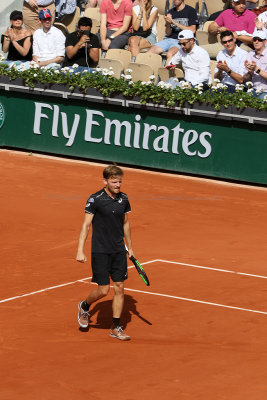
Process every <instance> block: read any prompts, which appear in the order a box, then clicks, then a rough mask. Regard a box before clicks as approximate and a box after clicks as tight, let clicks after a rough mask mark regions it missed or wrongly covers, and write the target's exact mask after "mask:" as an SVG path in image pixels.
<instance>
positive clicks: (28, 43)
mask: <svg viewBox="0 0 267 400" xmlns="http://www.w3.org/2000/svg"><path fill="white" fill-rule="evenodd" d="M11 42H12V44H13V46H14V47H15V49H16V50H17V51H18V52H19V54H21V55H22V56H23V57H25V56H26V55H27V54H28V53H29V50H30V48H31V38H30V37H27V38H26V39H25V40H24V43H23V46H20V45H19V44H18V42H17V41H16V40H11Z"/></svg>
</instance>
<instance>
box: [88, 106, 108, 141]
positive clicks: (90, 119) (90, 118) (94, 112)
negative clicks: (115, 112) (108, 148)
mask: <svg viewBox="0 0 267 400" xmlns="http://www.w3.org/2000/svg"><path fill="white" fill-rule="evenodd" d="M94 115H100V117H103V118H104V114H103V113H102V112H101V111H93V110H86V126H85V133H84V140H85V141H86V142H94V143H100V142H102V140H103V139H102V138H99V139H97V138H94V137H92V126H93V125H95V126H100V124H99V123H98V122H97V121H94V120H93V116H94Z"/></svg>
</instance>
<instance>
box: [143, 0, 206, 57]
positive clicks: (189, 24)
mask: <svg viewBox="0 0 267 400" xmlns="http://www.w3.org/2000/svg"><path fill="white" fill-rule="evenodd" d="M173 5H174V7H173V8H171V9H170V10H169V11H168V13H167V15H166V17H165V21H166V36H165V38H164V39H163V40H161V41H160V42H157V43H156V44H155V45H154V46H152V47H151V48H150V49H149V50H148V52H151V53H155V54H161V53H163V52H167V59H168V58H170V57H172V56H173V55H174V54H175V53H177V51H178V49H179V45H178V41H177V38H178V34H179V32H181V31H182V30H184V29H190V30H191V31H192V32H193V33H195V32H196V27H197V25H198V16H197V13H196V10H195V9H194V8H193V7H190V6H188V5H186V4H185V2H184V0H173Z"/></svg>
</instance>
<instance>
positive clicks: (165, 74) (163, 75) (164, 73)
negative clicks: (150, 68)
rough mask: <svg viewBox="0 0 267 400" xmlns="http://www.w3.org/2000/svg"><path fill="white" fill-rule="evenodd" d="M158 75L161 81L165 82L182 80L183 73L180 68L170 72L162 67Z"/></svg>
mask: <svg viewBox="0 0 267 400" xmlns="http://www.w3.org/2000/svg"><path fill="white" fill-rule="evenodd" d="M158 75H159V77H160V80H161V81H163V82H167V81H168V80H169V79H170V78H178V79H179V78H184V71H183V70H182V69H180V68H175V69H171V70H170V69H167V68H164V67H160V68H159V70H158Z"/></svg>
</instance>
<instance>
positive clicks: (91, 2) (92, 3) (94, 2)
mask: <svg viewBox="0 0 267 400" xmlns="http://www.w3.org/2000/svg"><path fill="white" fill-rule="evenodd" d="M101 2H102V0H88V2H87V4H86V6H85V9H86V8H95V7H100V5H101Z"/></svg>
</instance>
